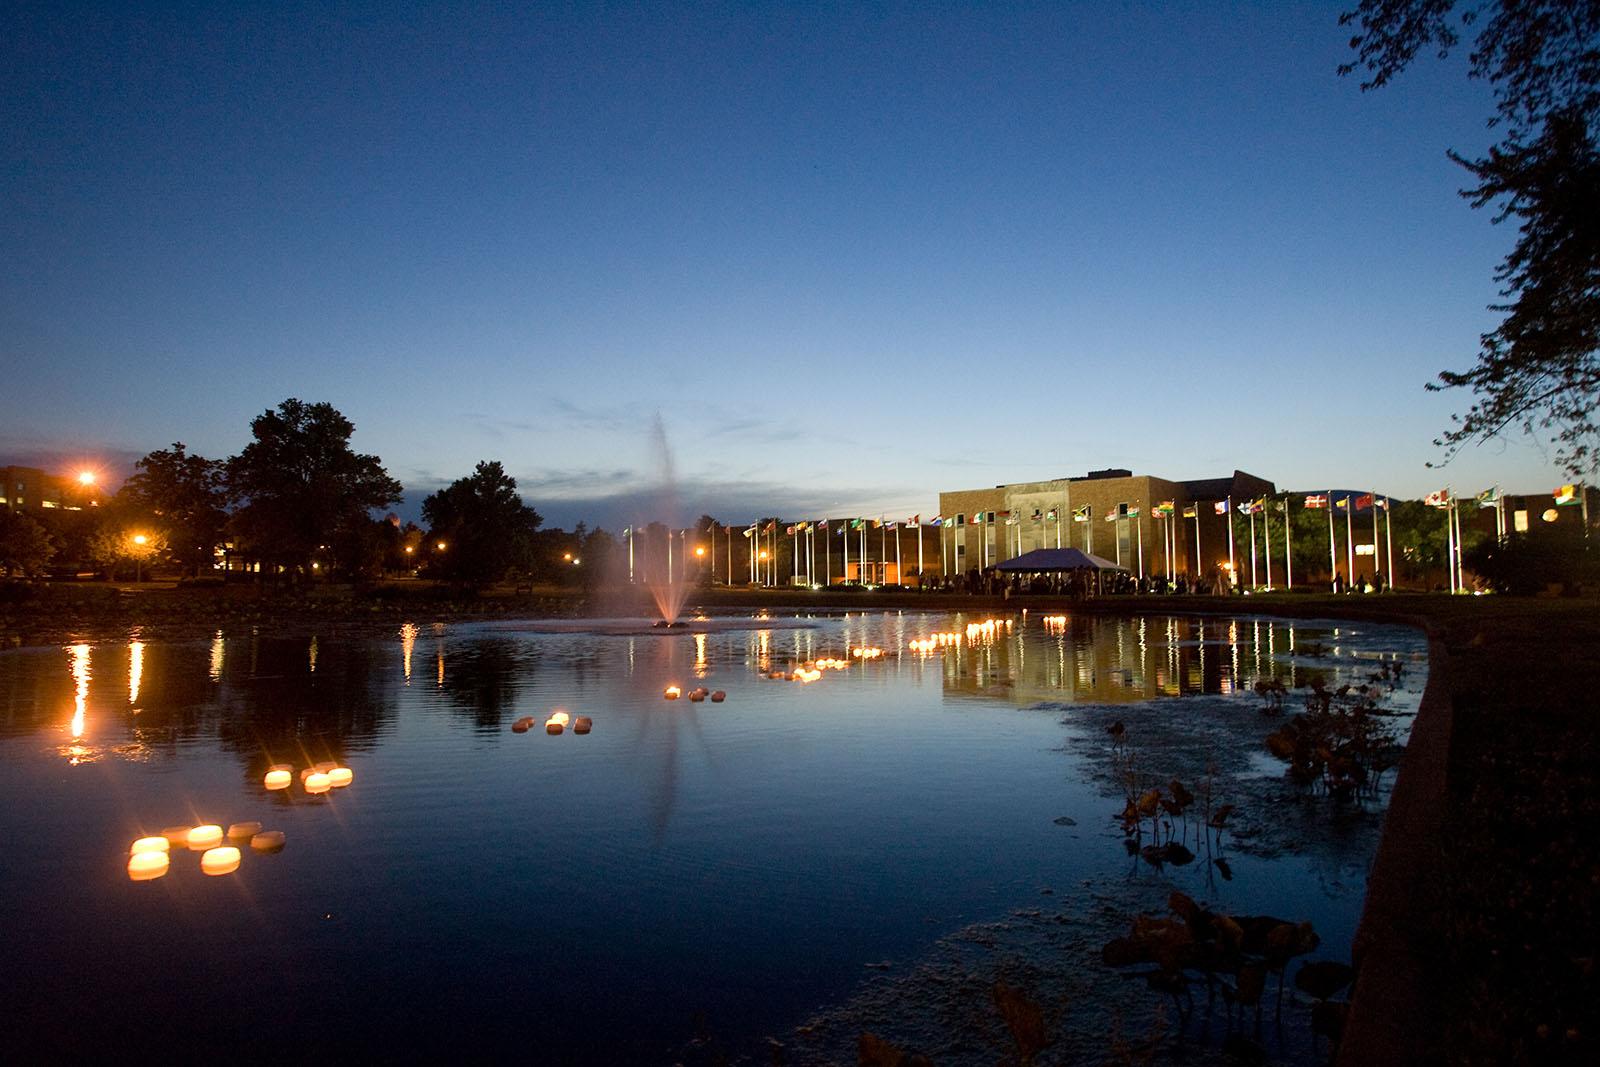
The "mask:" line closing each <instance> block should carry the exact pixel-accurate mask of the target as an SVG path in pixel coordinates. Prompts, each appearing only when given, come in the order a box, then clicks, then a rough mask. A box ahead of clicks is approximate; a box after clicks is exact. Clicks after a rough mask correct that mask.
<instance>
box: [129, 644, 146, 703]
mask: <svg viewBox="0 0 1600 1067" xmlns="http://www.w3.org/2000/svg"><path fill="white" fill-rule="evenodd" d="M143 678H144V642H143V641H138V640H134V641H129V642H128V703H129V704H131V705H134V706H137V705H138V703H139V682H140V680H141V679H143Z"/></svg>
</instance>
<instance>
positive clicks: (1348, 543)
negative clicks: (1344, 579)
mask: <svg viewBox="0 0 1600 1067" xmlns="http://www.w3.org/2000/svg"><path fill="white" fill-rule="evenodd" d="M1355 511H1356V502H1355V501H1354V500H1353V499H1351V497H1350V494H1349V493H1346V494H1345V497H1344V555H1345V560H1346V563H1345V566H1347V567H1348V568H1349V577H1350V580H1351V581H1352V582H1353V581H1355V577H1356V535H1355V532H1354V530H1355V520H1354V519H1353V518H1352V517H1351V516H1353V515H1354V514H1355Z"/></svg>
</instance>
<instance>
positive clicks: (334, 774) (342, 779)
mask: <svg viewBox="0 0 1600 1067" xmlns="http://www.w3.org/2000/svg"><path fill="white" fill-rule="evenodd" d="M355 780H356V772H355V771H352V770H351V769H350V768H349V767H335V768H334V769H333V770H331V771H329V772H328V784H329V785H330V786H332V787H333V788H335V789H343V788H344V787H345V786H347V785H349V784H350V783H351V782H353V781H355Z"/></svg>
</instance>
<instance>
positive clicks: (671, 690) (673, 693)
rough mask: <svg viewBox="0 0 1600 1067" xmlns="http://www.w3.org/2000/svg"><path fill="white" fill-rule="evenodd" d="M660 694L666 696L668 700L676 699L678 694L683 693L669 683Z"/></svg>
mask: <svg viewBox="0 0 1600 1067" xmlns="http://www.w3.org/2000/svg"><path fill="white" fill-rule="evenodd" d="M661 695H662V696H664V697H666V698H667V699H668V700H677V699H678V698H679V697H680V696H682V695H683V690H682V689H679V688H678V687H677V686H675V685H669V686H667V688H666V691H665V692H663V693H662V694H661Z"/></svg>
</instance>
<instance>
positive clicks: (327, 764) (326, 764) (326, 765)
mask: <svg viewBox="0 0 1600 1067" xmlns="http://www.w3.org/2000/svg"><path fill="white" fill-rule="evenodd" d="M337 766H339V765H338V764H337V763H335V762H334V761H333V760H331V759H328V760H323V761H322V762H321V763H318V764H317V765H316V766H314V767H312V768H311V769H312V770H314V771H316V772H317V773H318V774H327V773H328V772H329V771H331V770H333V769H334V768H335V767H337Z"/></svg>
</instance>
